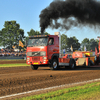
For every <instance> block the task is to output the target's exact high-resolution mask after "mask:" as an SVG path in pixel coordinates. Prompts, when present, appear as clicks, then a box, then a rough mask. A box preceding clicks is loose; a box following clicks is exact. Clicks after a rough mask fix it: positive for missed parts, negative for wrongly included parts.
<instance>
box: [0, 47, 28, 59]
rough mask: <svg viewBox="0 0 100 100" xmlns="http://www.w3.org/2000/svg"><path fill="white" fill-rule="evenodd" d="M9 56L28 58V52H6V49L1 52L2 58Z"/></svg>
mask: <svg viewBox="0 0 100 100" xmlns="http://www.w3.org/2000/svg"><path fill="white" fill-rule="evenodd" d="M8 56H12V57H24V56H26V52H25V51H13V50H6V49H5V50H1V51H0V57H8Z"/></svg>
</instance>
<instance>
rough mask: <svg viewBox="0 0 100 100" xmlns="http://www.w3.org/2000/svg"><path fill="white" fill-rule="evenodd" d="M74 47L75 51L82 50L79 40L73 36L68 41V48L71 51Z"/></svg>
mask: <svg viewBox="0 0 100 100" xmlns="http://www.w3.org/2000/svg"><path fill="white" fill-rule="evenodd" d="M71 46H72V48H73V51H75V50H78V49H79V48H80V43H79V40H78V39H77V38H76V37H75V36H73V37H70V38H68V39H67V47H68V48H69V49H70V48H71Z"/></svg>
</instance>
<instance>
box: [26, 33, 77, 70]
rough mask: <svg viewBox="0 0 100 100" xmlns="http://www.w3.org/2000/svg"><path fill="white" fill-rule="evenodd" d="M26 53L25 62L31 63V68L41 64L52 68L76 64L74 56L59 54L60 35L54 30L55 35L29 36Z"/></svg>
mask: <svg viewBox="0 0 100 100" xmlns="http://www.w3.org/2000/svg"><path fill="white" fill-rule="evenodd" d="M26 55H27V59H26V62H27V64H29V65H31V68H32V69H33V70H36V69H38V67H42V66H43V67H44V66H49V67H50V69H52V70H55V69H58V68H59V67H61V66H69V67H70V68H71V69H74V68H75V66H76V62H75V59H74V58H72V57H68V55H67V54H66V55H63V54H61V36H60V33H59V32H55V35H35V36H30V37H29V40H28V42H27V50H26Z"/></svg>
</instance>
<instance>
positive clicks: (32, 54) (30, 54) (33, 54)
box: [27, 51, 46, 56]
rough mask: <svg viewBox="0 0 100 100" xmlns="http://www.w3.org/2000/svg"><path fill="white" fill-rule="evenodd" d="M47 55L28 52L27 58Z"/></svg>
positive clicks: (42, 52)
mask: <svg viewBox="0 0 100 100" xmlns="http://www.w3.org/2000/svg"><path fill="white" fill-rule="evenodd" d="M45 55H46V53H45V52H44V51H41V52H27V56H45Z"/></svg>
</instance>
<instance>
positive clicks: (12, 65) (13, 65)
mask: <svg viewBox="0 0 100 100" xmlns="http://www.w3.org/2000/svg"><path fill="white" fill-rule="evenodd" d="M19 66H30V65H27V64H26V63H19V64H18V63H17V64H0V67H19Z"/></svg>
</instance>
